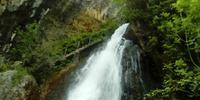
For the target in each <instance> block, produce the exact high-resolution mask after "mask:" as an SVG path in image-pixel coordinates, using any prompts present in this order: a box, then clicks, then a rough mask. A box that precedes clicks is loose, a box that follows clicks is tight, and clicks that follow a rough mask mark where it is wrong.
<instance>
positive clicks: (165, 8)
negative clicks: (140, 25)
mask: <svg viewBox="0 0 200 100" xmlns="http://www.w3.org/2000/svg"><path fill="white" fill-rule="evenodd" d="M158 2H159V3H158ZM150 4H151V6H153V7H150V8H151V12H153V15H152V21H151V22H152V23H151V25H152V27H154V28H155V29H156V32H155V34H153V36H154V37H158V39H159V40H161V42H160V43H158V45H162V48H163V51H162V53H163V54H164V55H165V56H166V57H167V58H168V59H169V60H168V61H165V62H164V65H165V66H164V67H163V70H164V72H165V76H164V81H163V86H162V88H161V89H156V90H154V91H152V92H150V93H149V94H148V95H147V97H149V98H154V99H155V98H157V99H159V100H162V99H170V100H171V99H181V100H182V99H186V98H187V99H192V98H197V97H200V80H199V77H200V76H199V74H200V68H199V65H200V45H199V44H200V38H199V37H200V13H199V11H200V1H199V0H175V1H174V2H173V1H172V0H161V1H157V3H153V2H152V3H150ZM151 37H152V36H151ZM197 70H198V71H197ZM182 97H183V98H182Z"/></svg>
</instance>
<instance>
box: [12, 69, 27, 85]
mask: <svg viewBox="0 0 200 100" xmlns="http://www.w3.org/2000/svg"><path fill="white" fill-rule="evenodd" d="M16 71H17V74H16V75H15V76H14V77H13V80H12V84H13V85H18V84H19V83H20V82H21V80H22V78H23V77H24V76H26V75H28V71H27V70H26V69H24V68H23V67H22V66H17V67H16Z"/></svg>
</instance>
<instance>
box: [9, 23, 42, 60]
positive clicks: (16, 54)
mask: <svg viewBox="0 0 200 100" xmlns="http://www.w3.org/2000/svg"><path fill="white" fill-rule="evenodd" d="M15 33H16V39H15V43H14V46H13V48H12V49H11V55H12V58H14V59H15V60H21V59H24V60H26V59H29V58H30V57H31V54H32V51H33V50H34V48H36V47H37V45H38V44H39V43H40V41H41V30H40V25H39V24H37V23H32V24H28V25H27V26H26V27H25V29H22V28H21V29H20V28H17V29H16V31H15Z"/></svg>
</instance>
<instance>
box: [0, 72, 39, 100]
mask: <svg viewBox="0 0 200 100" xmlns="http://www.w3.org/2000/svg"><path fill="white" fill-rule="evenodd" d="M37 92H38V91H37V84H36V81H35V80H34V78H33V77H32V76H30V75H20V72H18V71H16V70H13V71H6V72H3V73H0V100H38V95H37Z"/></svg>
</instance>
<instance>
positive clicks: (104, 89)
mask: <svg viewBox="0 0 200 100" xmlns="http://www.w3.org/2000/svg"><path fill="white" fill-rule="evenodd" d="M128 25H129V24H128V23H126V24H123V25H122V26H120V27H119V28H118V29H117V30H115V32H114V34H113V35H112V37H111V39H110V40H109V41H108V42H107V44H106V45H105V46H104V48H103V49H102V50H100V51H97V52H96V53H94V54H92V55H91V56H90V57H89V59H88V60H87V62H86V64H85V65H84V66H83V68H81V69H80V71H79V73H78V75H76V79H75V81H76V82H73V84H71V88H70V89H69V90H68V92H67V96H66V97H65V100H121V96H122V92H123V91H122V82H121V81H122V64H121V63H122V57H123V51H124V48H125V47H126V44H127V40H125V39H124V38H123V35H124V34H125V32H126V29H127V27H128Z"/></svg>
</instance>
